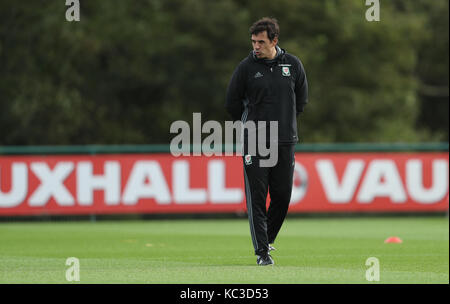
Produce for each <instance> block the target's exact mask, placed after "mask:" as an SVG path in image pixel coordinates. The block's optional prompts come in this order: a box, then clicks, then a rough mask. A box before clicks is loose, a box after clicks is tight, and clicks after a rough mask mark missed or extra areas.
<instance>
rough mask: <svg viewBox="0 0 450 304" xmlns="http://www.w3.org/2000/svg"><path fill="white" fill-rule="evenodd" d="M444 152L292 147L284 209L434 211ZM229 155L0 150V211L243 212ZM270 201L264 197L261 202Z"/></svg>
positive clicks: (444, 205) (239, 171) (234, 161)
mask: <svg viewBox="0 0 450 304" xmlns="http://www.w3.org/2000/svg"><path fill="white" fill-rule="evenodd" d="M448 169H449V155H448V153H442V152H438V153H397V152H396V153H296V165H295V173H294V188H293V191H292V199H291V204H290V207H289V212H290V213H300V212H412V211H417V212H434V211H436V212H439V211H447V210H448V206H449V178H448ZM244 193H245V191H244V179H243V161H242V158H241V157H239V156H234V157H225V156H222V157H221V156H214V157H206V156H197V157H194V156H191V157H183V156H182V157H173V156H172V155H170V154H117V155H112V154H109V155H94V156H91V155H70V156H5V157H3V156H2V157H0V216H11V215H40V214H61V215H63V214H74V215H75V214H111V213H200V212H208V213H215V212H245V211H246V205H245V195H244ZM269 200H270V198H268V201H269Z"/></svg>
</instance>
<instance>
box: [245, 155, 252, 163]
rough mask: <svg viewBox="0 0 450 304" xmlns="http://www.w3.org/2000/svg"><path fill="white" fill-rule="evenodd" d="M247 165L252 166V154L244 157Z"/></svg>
mask: <svg viewBox="0 0 450 304" xmlns="http://www.w3.org/2000/svg"><path fill="white" fill-rule="evenodd" d="M244 160H245V164H246V165H251V164H252V156H251V155H250V154H247V155H245V156H244Z"/></svg>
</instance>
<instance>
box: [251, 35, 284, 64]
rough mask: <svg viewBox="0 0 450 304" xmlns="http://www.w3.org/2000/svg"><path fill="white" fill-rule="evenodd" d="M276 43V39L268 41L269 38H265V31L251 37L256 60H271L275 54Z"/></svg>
mask: <svg viewBox="0 0 450 304" xmlns="http://www.w3.org/2000/svg"><path fill="white" fill-rule="evenodd" d="M277 42H278V39H277V37H275V38H274V39H273V40H272V41H270V39H269V37H267V31H264V32H260V33H258V34H257V35H254V34H253V35H252V45H253V51H254V52H255V55H256V57H258V58H268V59H272V58H273V57H274V56H275V54H276V50H275V46H276V45H277Z"/></svg>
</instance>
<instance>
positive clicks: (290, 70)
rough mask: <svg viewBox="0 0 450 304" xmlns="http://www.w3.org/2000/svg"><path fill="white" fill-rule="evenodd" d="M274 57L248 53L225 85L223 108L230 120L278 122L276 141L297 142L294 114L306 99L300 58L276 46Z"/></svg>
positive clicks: (306, 86) (301, 107) (299, 110)
mask: <svg viewBox="0 0 450 304" xmlns="http://www.w3.org/2000/svg"><path fill="white" fill-rule="evenodd" d="M277 50H278V55H277V57H276V58H274V59H273V60H270V61H269V60H266V59H258V58H257V57H255V56H254V55H253V51H252V52H251V53H250V55H249V56H248V57H247V58H245V59H244V60H242V61H241V63H240V64H239V65H238V66H237V68H236V69H235V71H234V73H233V75H232V77H231V80H230V83H229V85H228V88H227V97H226V106H225V107H226V109H227V111H228V112H229V113H230V115H231V117H232V119H233V121H236V120H242V121H243V122H246V121H254V122H255V123H257V122H258V121H265V122H266V124H267V126H269V122H270V121H278V142H279V143H280V144H293V143H296V142H298V135H297V115H298V114H299V113H300V112H303V108H304V107H305V105H306V104H307V102H308V82H307V80H306V74H305V70H304V68H303V65H302V63H301V61H300V60H299V59H298V58H297V57H295V56H294V55H291V54H289V53H286V52H285V50H283V49H280V48H278V47H277Z"/></svg>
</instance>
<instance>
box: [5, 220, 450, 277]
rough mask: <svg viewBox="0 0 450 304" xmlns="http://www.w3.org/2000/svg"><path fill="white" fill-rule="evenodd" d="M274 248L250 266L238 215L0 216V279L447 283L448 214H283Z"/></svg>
mask: <svg viewBox="0 0 450 304" xmlns="http://www.w3.org/2000/svg"><path fill="white" fill-rule="evenodd" d="M389 236H398V237H400V238H401V239H402V240H403V243H401V244H385V243H384V240H385V239H386V238H388V237H389ZM275 247H276V248H277V250H276V251H275V252H273V254H272V256H273V257H274V260H275V265H274V266H266V267H260V266H256V258H255V256H254V255H253V248H252V243H251V238H250V232H249V225H248V222H247V221H246V220H244V219H234V220H223V219H221V220H152V221H107V222H106V221H105V222H104V221H98V222H28V223H0V283H72V284H73V283H76V284H80V283H154V284H155V283H165V284H172V283H180V284H181V283H189V284H197V283H199V284H208V283H219V284H220V283H225V284H234V283H250V284H255V283H268V284H278V283H286V284H292V283H294V284H301V283H319V284H320V283H339V284H341V283H357V284H359V283H370V284H374V283H445V284H448V283H449V222H448V218H443V217H440V218H439V217H398V218H397V217H396V218H345V219H343V218H333V219H330V218H323V219H322V218H320V219H317V218H316V219H310V218H287V219H286V221H285V223H284V225H283V227H282V229H281V232H280V234H279V236H278V239H277V241H276V243H275ZM68 257H76V258H78V259H79V261H80V281H79V282H68V281H66V270H67V269H68V268H69V266H66V264H65V262H66V259H67V258H68ZM369 257H376V258H377V259H378V260H379V266H380V281H379V282H368V281H367V280H366V270H367V269H368V268H369V266H366V265H365V262H366V260H367V259H368V258H369Z"/></svg>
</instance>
